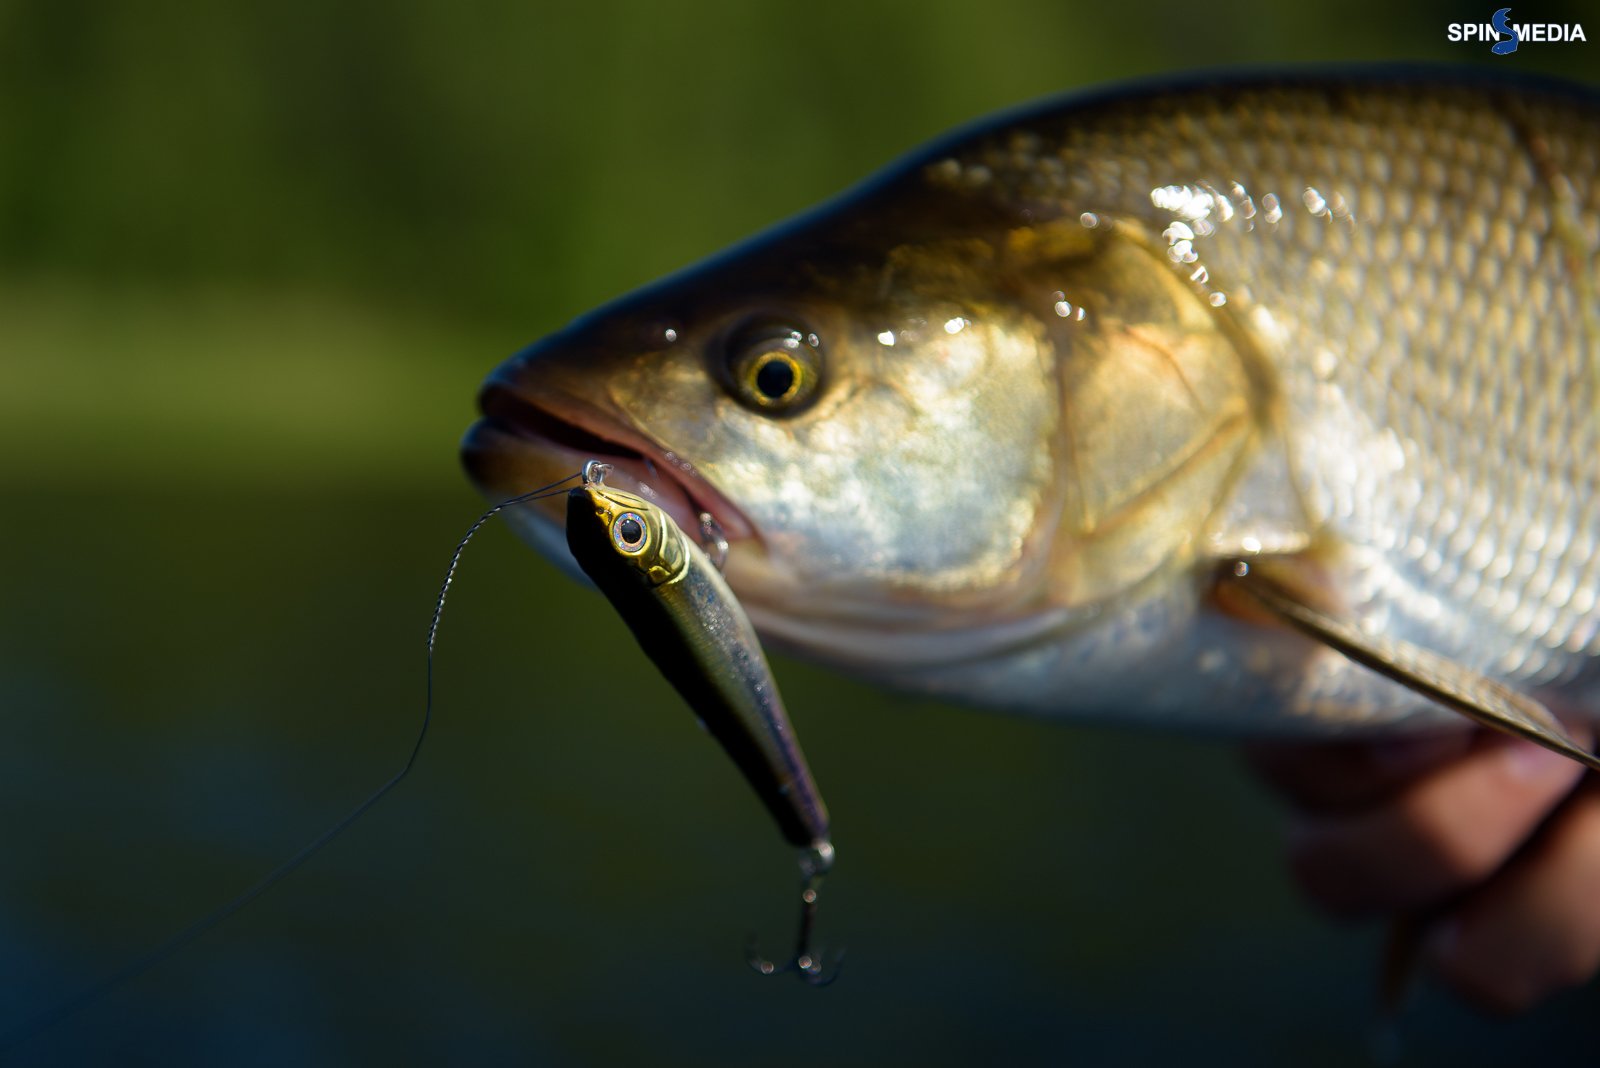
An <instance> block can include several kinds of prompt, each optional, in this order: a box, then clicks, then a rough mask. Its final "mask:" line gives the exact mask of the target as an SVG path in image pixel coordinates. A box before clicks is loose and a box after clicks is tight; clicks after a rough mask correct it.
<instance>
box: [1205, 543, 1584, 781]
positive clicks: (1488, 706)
mask: <svg viewBox="0 0 1600 1068" xmlns="http://www.w3.org/2000/svg"><path fill="white" fill-rule="evenodd" d="M1223 576H1224V577H1223V578H1222V579H1221V581H1223V582H1229V583H1233V584H1234V585H1235V586H1236V587H1237V588H1239V589H1242V590H1243V591H1244V592H1245V593H1247V594H1248V595H1249V596H1250V597H1251V598H1252V599H1253V600H1254V601H1255V602H1256V603H1257V604H1259V605H1260V606H1261V607H1262V608H1264V609H1266V610H1267V612H1268V613H1270V614H1271V615H1273V616H1274V617H1276V618H1277V619H1280V620H1282V621H1283V622H1284V623H1287V624H1288V625H1289V626H1291V627H1293V628H1295V629H1296V630H1298V631H1300V632H1301V633H1302V634H1305V635H1307V636H1309V637H1311V638H1314V639H1316V640H1317V641H1319V642H1322V643H1323V644H1324V645H1326V646H1328V647H1330V648H1332V649H1336V650H1338V651H1339V652H1341V653H1343V654H1344V655H1345V656H1347V657H1349V658H1350V659H1351V660H1354V661H1355V662H1356V663H1358V664H1360V665H1362V666H1363V667H1368V668H1371V669H1372V670H1373V671H1376V672H1377V673H1378V674H1380V675H1385V676H1387V677H1389V678H1391V679H1393V680H1394V681H1395V682H1398V683H1399V684H1400V685H1402V686H1405V687H1407V688H1408V689H1411V690H1414V691H1415V692H1417V693H1420V694H1421V695H1422V696H1424V697H1426V698H1428V699H1429V700H1432V701H1437V702H1438V703H1439V704H1441V705H1444V706H1445V707H1446V708H1451V709H1454V710H1455V711H1457V712H1460V713H1461V714H1462V715H1464V716H1467V717H1469V718H1471V719H1474V720H1476V721H1477V722H1479V723H1481V724H1483V725H1484V726H1485V727H1493V728H1494V729H1495V730H1499V731H1505V732H1506V733H1507V734H1514V735H1516V736H1517V737H1519V738H1526V739H1528V740H1529V741H1531V742H1537V743H1539V744H1540V745H1542V746H1544V747H1545V748H1546V749H1551V750H1554V751H1555V752H1557V753H1560V754H1561V755H1562V756H1565V757H1570V758H1572V759H1573V760H1576V761H1578V763H1580V764H1583V765H1584V766H1586V767H1589V768H1593V769H1595V770H1596V771H1600V757H1596V756H1595V755H1594V754H1593V753H1589V752H1586V751H1585V750H1583V749H1582V748H1580V747H1579V746H1578V745H1577V743H1575V742H1574V741H1573V740H1572V739H1571V737H1569V736H1568V734H1567V732H1566V730H1565V729H1564V728H1563V727H1562V726H1561V722H1560V721H1559V720H1558V719H1556V717H1555V716H1553V715H1551V713H1550V710H1549V709H1548V708H1545V707H1544V705H1542V704H1540V703H1539V702H1538V701H1535V700H1534V699H1533V698H1531V697H1529V696H1528V695H1527V694H1523V693H1518V692H1517V691H1516V690H1513V689H1511V688H1510V687H1509V686H1506V685H1504V684H1502V683H1498V682H1495V681H1494V680H1493V679H1489V678H1485V677H1484V676H1482V675H1480V674H1478V673H1477V672H1476V671H1473V670H1472V669H1470V668H1468V667H1464V666H1463V665H1461V664H1458V663H1456V662H1455V661H1453V660H1449V659H1447V658H1445V657H1442V656H1440V655H1438V654H1437V653H1432V652H1429V651H1428V650H1426V649H1423V648H1421V647H1420V646H1416V645H1412V644H1411V643H1410V642H1404V641H1397V640H1395V639H1393V638H1383V637H1380V636H1378V635H1373V634H1366V633H1363V632H1362V630H1361V629H1360V628H1359V627H1357V626H1355V625H1354V624H1353V623H1349V622H1347V621H1345V620H1341V619H1335V618H1334V617H1332V616H1329V615H1327V614H1325V613H1323V612H1321V611H1318V610H1317V609H1315V608H1312V607H1310V606H1309V605H1307V604H1304V603H1303V602H1302V601H1300V600H1298V599H1297V598H1295V597H1294V596H1293V595H1292V594H1291V593H1289V592H1288V591H1287V590H1285V589H1284V588H1283V587H1282V586H1279V585H1278V584H1277V583H1274V582H1273V581H1272V580H1271V579H1269V578H1267V577H1266V576H1265V575H1262V574H1260V573H1259V571H1252V570H1251V569H1250V566H1249V565H1248V564H1247V563H1245V562H1244V561H1239V562H1237V563H1235V564H1233V565H1232V567H1231V568H1230V569H1227V570H1225V571H1224V572H1223Z"/></svg>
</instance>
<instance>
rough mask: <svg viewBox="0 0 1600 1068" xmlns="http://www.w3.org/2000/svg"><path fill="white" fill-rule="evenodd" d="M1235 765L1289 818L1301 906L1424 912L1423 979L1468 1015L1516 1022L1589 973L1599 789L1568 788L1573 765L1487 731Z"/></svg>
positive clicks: (1599, 840)
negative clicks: (1252, 775) (1282, 803)
mask: <svg viewBox="0 0 1600 1068" xmlns="http://www.w3.org/2000/svg"><path fill="white" fill-rule="evenodd" d="M1571 733H1572V734H1573V736H1574V738H1575V740H1577V741H1578V742H1579V744H1581V745H1584V746H1587V745H1588V744H1589V741H1590V738H1589V733H1588V732H1587V731H1586V730H1584V729H1582V728H1576V727H1575V728H1571ZM1245 754H1246V757H1247V759H1248V760H1249V762H1250V763H1251V764H1252V765H1253V766H1254V768H1255V769H1256V771H1257V772H1258V773H1259V774H1260V775H1261V776H1262V778H1264V779H1265V780H1266V781H1267V782H1268V783H1269V784H1270V785H1272V786H1273V787H1274V788H1276V789H1277V790H1279V791H1280V792H1282V793H1283V794H1284V795H1285V796H1286V797H1287V798H1288V799H1289V801H1290V802H1291V804H1293V805H1294V806H1295V808H1296V813H1295V819H1294V824H1293V828H1292V831H1291V834H1290V840H1289V859H1290V865H1291V867H1292V869H1293V871H1294V875H1295V877H1296V880H1297V881H1298V882H1299V884H1300V886H1301V887H1302V889H1304V890H1305V892H1306V893H1307V894H1308V895H1309V896H1310V897H1311V899H1312V900H1313V901H1315V902H1316V903H1317V904H1318V905H1320V906H1322V907H1323V908H1324V909H1326V910H1328V911H1329V912H1331V913H1333V914H1335V915H1338V916H1349V917H1355V916H1363V915H1372V914H1376V913H1385V912H1403V913H1416V912H1419V911H1428V910H1437V915H1436V916H1434V917H1433V918H1432V920H1431V923H1430V926H1429V929H1428V932H1427V935H1426V947H1427V948H1426V954H1427V960H1428V963H1429V964H1430V965H1431V967H1432V968H1433V970H1434V971H1435V973H1436V974H1437V975H1438V976H1439V977H1440V978H1441V979H1442V980H1443V981H1444V982H1445V983H1446V984H1447V985H1449V986H1450V987H1452V988H1454V989H1455V990H1456V991H1457V992H1458V993H1460V994H1461V995H1462V996H1464V997H1465V998H1466V999H1467V1000H1468V1001H1470V1002H1472V1003H1474V1004H1476V1005H1478V1006H1480V1007H1482V1008H1485V1009H1488V1010H1490V1011H1492V1012H1497V1013H1504V1014H1509V1013H1515V1012H1520V1011H1522V1010H1523V1009H1526V1008H1529V1007H1530V1006H1532V1005H1534V1004H1535V1003H1536V1002H1538V1001H1540V1000H1541V999H1543V998H1544V997H1546V996H1548V995H1550V994H1553V993H1555V992H1556V991H1558V990H1561V989H1564V988H1566V987H1569V986H1574V985H1577V984H1579V983H1582V982H1584V981H1585V980H1587V979H1588V978H1589V977H1590V976H1591V975H1592V974H1594V972H1595V970H1596V968H1597V967H1600V779H1597V777H1595V776H1590V777H1589V778H1588V779H1586V780H1584V781H1583V782H1582V783H1581V784H1580V782H1579V780H1580V779H1583V768H1582V767H1580V766H1579V765H1578V764H1576V763H1574V762H1573V761H1571V760H1568V759H1566V758H1565V757H1561V756H1557V755H1556V754H1554V753H1552V752H1550V751H1549V750H1546V749H1543V748H1541V747H1539V746H1537V745H1534V744H1533V743H1531V742H1525V741H1522V740H1520V739H1513V738H1510V737H1508V736H1506V735H1503V734H1499V733H1497V732H1493V731H1462V732H1457V733H1452V734H1435V735H1425V736H1418V737H1414V738H1400V739H1390V740H1384V741H1378V742H1331V743H1330V742H1324V743H1316V744H1303V743H1281V742H1271V743H1254V744H1251V745H1248V746H1246V749H1245ZM1575 787H1576V789H1575Z"/></svg>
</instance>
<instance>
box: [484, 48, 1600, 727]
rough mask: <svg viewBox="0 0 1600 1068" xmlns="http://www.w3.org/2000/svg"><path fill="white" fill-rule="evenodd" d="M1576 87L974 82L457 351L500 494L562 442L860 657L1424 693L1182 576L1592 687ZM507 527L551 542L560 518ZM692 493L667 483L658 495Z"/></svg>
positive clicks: (1270, 690)
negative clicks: (480, 369) (1012, 96)
mask: <svg viewBox="0 0 1600 1068" xmlns="http://www.w3.org/2000/svg"><path fill="white" fill-rule="evenodd" d="M1597 252H1600V104H1597V98H1596V96H1595V95H1594V94H1593V93H1591V92H1589V91H1588V90H1584V89H1581V88H1579V87H1575V86H1571V85H1566V84H1563V83H1556V82H1547V81H1530V80H1523V79H1513V80H1507V79H1496V78H1486V77H1484V76H1482V75H1479V74H1465V73H1461V72H1455V71H1451V70H1449V69H1422V70H1415V69H1405V70H1401V69H1390V68H1385V69H1372V70H1365V71H1362V70H1357V71H1344V72H1338V73H1326V72H1307V73H1302V74H1283V75H1261V74H1243V75H1228V76H1216V75H1194V76H1189V77H1187V78H1185V79H1178V80H1173V81H1169V82H1166V83H1162V84H1146V85H1140V86H1133V87H1127V86H1123V87H1113V88H1112V89H1108V90H1098V91H1092V92H1089V93H1086V94H1077V95H1072V96H1068V97H1064V98H1059V99H1055V100H1051V101H1046V102H1043V103H1040V104H1035V105H1030V106H1028V107H1025V108H1022V109H1019V110H1017V111H1013V112H1010V113H1006V114H1003V115H1000V116H998V117H996V118H994V119H991V120H988V121H986V122H983V123H980V124H978V125H976V126H973V127H969V128H967V129H965V130H962V131H958V132H957V133H955V134H953V135H951V136H949V137H947V138H944V139H942V140H940V141H938V142H935V143H934V144H932V145H930V146H928V147H926V148H924V149H921V150H918V151H916V152H913V153H911V154H910V155H909V156H908V157H906V158H905V159H904V160H902V161H900V162H898V163H896V164H894V165H892V166H891V167H889V168H888V169H887V170H886V171H884V172H883V173H881V174H879V175H877V176H875V177H873V178H871V179H869V180H867V181H866V182H864V183H863V184H862V185H860V186H859V187H857V188H856V189H854V190H852V191H848V192H847V193H845V194H843V195H841V196H840V197H838V198H836V199H834V200H832V201H829V202H827V203H825V204H823V205H821V206H819V207H818V208H816V209H814V210H813V211H811V212H809V213H807V214H805V215H803V216H801V217H799V218H797V219H795V220H792V221H791V222H788V223H786V224H783V225H780V226H779V227H776V228H774V229H773V230H771V231H769V232H767V233H765V234H761V235H757V236H756V237H754V238H752V239H750V240H749V241H747V242H745V243H743V244H741V245H738V246H735V247H734V248H732V249H730V250H728V251H726V252H724V253H722V254H719V255H717V256H714V257H712V258H711V259H709V260H707V261H705V262H703V263H701V264H698V265H695V266H692V267H690V268H688V269H686V270H684V271H682V272H679V273H678V274H675V275H673V276H670V277H668V278H666V279H664V280H662V281H661V282H658V283H656V284H654V285H652V286H649V287H646V288H645V289H643V290H640V291H637V292H635V293H632V294H629V295H627V296H625V297H622V298H620V299H619V300H617V301H615V302H613V303H611V304H609V305H606V306H604V307H602V308H600V309H598V310H597V311H595V312H593V313H591V314H589V315H587V316H584V317H583V318H580V319H579V320H576V321H575V322H574V323H572V324H571V325H569V326H568V327H566V328H565V329H563V330H562V331H560V332H558V333H556V334H553V335H551V336H549V337H547V338H545V339H543V340H541V341H539V342H537V343H536V344H534V345H532V346H530V347H529V348H528V349H526V350H524V351H523V352H521V353H519V354H517V355H516V356H515V357H513V358H512V359H511V360H509V361H508V362H507V363H505V364H504V365H502V366H501V367H500V368H499V369H497V370H496V371H495V372H494V373H493V374H492V375H491V376H490V377H489V379H488V380H487V381H486V383H485V385H484V388H483V391H482V393H481V395H480V404H481V407H482V410H483V412H484V418H483V419H482V420H480V421H479V422H478V423H477V424H476V425H475V426H474V427H473V428H472V429H471V430H470V431H469V432H468V434H467V437H466V439H465V441H464V444H463V458H464V461H465V463H466V466H467V469H468V471H469V473H470V474H471V476H472V477H473V479H474V480H475V482H476V483H477V484H478V485H479V486H480V488H481V489H482V490H483V491H484V492H485V493H486V494H487V495H489V496H491V497H494V498H497V499H503V498H505V497H508V496H511V495H513V494H515V493H517V492H519V491H520V490H521V489H523V488H526V487H529V486H534V485H539V484H542V483H543V482H545V481H549V480H550V479H552V478H555V477H560V475H562V474H564V473H565V472H567V471H570V470H572V469H573V467H575V466H577V463H579V462H581V461H582V460H584V459H588V458H590V457H595V456H598V457H599V458H601V459H604V460H606V461H607V462H610V463H612V464H614V465H615V467H616V474H615V475H614V476H613V480H612V481H613V483H614V484H616V485H619V486H624V487H626V488H628V489H630V490H632V491H634V492H636V493H638V495H639V496H641V497H644V498H646V499H649V500H650V501H652V502H653V503H655V504H657V505H659V506H660V507H662V508H663V509H665V510H666V511H667V512H669V513H671V514H672V515H674V516H675V517H676V518H677V520H678V522H679V523H680V524H682V523H687V522H689V521H691V520H692V519H693V517H694V516H695V515H697V514H698V513H699V512H701V511H705V512H709V513H710V514H711V515H712V516H714V517H715V518H716V520H717V521H718V522H719V523H720V524H721V527H722V529H723V530H724V531H726V533H727V535H728V539H729V541H730V549H729V553H728V560H727V569H726V573H727V580H728V583H729V585H730V586H731V588H732V590H733V591H734V592H735V593H736V594H737V595H738V597H739V599H740V600H741V601H742V602H743V604H744V606H745V608H746V610H747V611H748V613H749V616H750V618H751V619H752V620H753V621H754V623H755V625H756V627H757V629H758V630H760V631H761V633H762V635H763V637H765V638H767V639H769V640H772V641H774V642H776V643H777V644H778V645H779V646H780V647H783V648H785V649H788V650H791V651H795V652H798V653H800V654H802V655H805V656H808V657H810V658H813V659H816V660H821V661H823V662H825V663H828V664H831V665H833V666H835V667H838V668H840V669H843V670H845V671H847V672H851V673H854V674H857V675H860V676H865V677H868V678H871V679H874V680H877V681H879V682H882V683H885V684H887V685H890V686H894V687H898V688H901V689H906V690H912V691H918V692H925V693H934V694H937V695H940V696H944V697H947V698H952V699H957V700H963V701H968V702H972V703H977V704H982V705H985V706H989V707H996V708H1005V709H1011V710H1016V711H1021V712H1026V713H1032V714H1037V715H1045V716H1063V717H1067V716H1070V717H1078V718H1084V717H1090V718H1099V719H1109V720H1119V721H1126V720H1134V721H1143V722H1147V723H1152V724H1160V725H1168V726H1186V727H1190V728H1197V729H1209V730H1223V731H1233V732H1253V733H1284V734H1297V733H1299V734H1317V733H1329V732H1348V731H1360V730H1370V729H1378V728H1387V727H1391V726H1394V725H1407V726H1426V725H1429V724H1434V723H1438V722H1442V721H1446V720H1448V719H1449V718H1450V717H1451V713H1449V712H1446V711H1443V710H1442V709H1440V708H1438V707H1437V706H1435V705H1433V704H1431V703H1430V702H1428V701H1427V700H1425V699H1423V698H1420V697H1419V696H1418V695H1417V694H1415V693H1413V692H1411V691H1409V690H1407V689H1405V688H1403V687H1401V686H1399V685H1396V684H1395V683H1393V682H1391V681H1389V680H1387V679H1385V678H1382V677H1380V676H1378V675H1376V674H1374V673H1373V672H1370V671H1367V670H1366V669H1364V668H1361V667H1360V666H1358V665H1356V664H1354V663H1352V662H1351V661H1349V660H1347V659H1345V658H1344V657H1342V656H1340V655H1338V654H1337V653H1334V652H1332V651H1330V650H1328V649H1327V648H1324V647H1321V646H1319V645H1317V644H1316V643H1314V642H1312V641H1310V640H1308V639H1307V638H1306V637H1304V636H1303V635H1301V634H1298V633H1296V632H1294V631H1293V630H1291V629H1289V628H1286V627H1282V626H1273V625H1271V624H1270V621H1267V620H1263V619H1261V618H1258V617H1255V616H1252V614H1251V613H1250V612H1249V611H1238V610H1233V609H1230V606H1229V604H1228V603H1227V602H1226V599H1225V598H1219V597H1218V596H1217V593H1216V588H1215V578H1214V577H1215V575H1216V573H1217V569H1218V566H1219V564H1220V563H1222V562H1225V561H1229V560H1232V559H1235V558H1238V557H1246V558H1250V559H1252V560H1259V561H1260V564H1261V566H1264V567H1267V568H1269V569H1270V570H1272V571H1273V573H1274V574H1275V575H1276V576H1278V578H1279V580H1280V582H1281V583H1283V584H1286V585H1287V586H1289V587H1293V588H1296V589H1298V590H1300V591H1302V593H1303V597H1304V599H1305V600H1307V601H1309V602H1312V603H1316V604H1319V605H1320V606H1322V607H1323V608H1326V609H1327V610H1329V611H1332V612H1335V613H1336V614H1338V615H1340V616H1342V617H1343V618H1347V619H1349V620H1351V621H1352V622H1353V624H1355V625H1356V626H1358V627H1359V628H1360V629H1361V630H1362V631H1364V632H1366V633H1369V634H1373V635H1377V636H1382V637H1384V638H1386V639H1391V640H1393V641H1398V642H1406V643H1411V644H1412V645H1414V646H1417V647H1420V648H1422V649H1425V650H1428V651H1430V652H1431V653H1432V654H1434V655H1436V656H1439V657H1443V658H1446V659H1448V660H1449V661H1452V662H1455V663H1459V664H1461V665H1463V666H1464V667H1465V668H1467V669H1469V670H1471V671H1475V672H1480V673H1482V674H1483V675H1485V676H1488V677H1490V678H1492V679H1496V680H1499V681H1502V682H1504V683H1507V684H1509V685H1512V686H1514V687H1517V688H1520V689H1525V690H1529V691H1532V692H1535V693H1537V694H1538V695H1539V696H1540V698H1541V699H1542V700H1544V701H1546V703H1548V704H1549V705H1550V706H1551V707H1552V708H1553V709H1555V710H1556V711H1557V712H1562V713H1568V714H1578V715H1591V716H1593V715H1597V714H1600V668H1597V666H1596V663H1597V662H1596V652H1597V651H1600V643H1597V641H1596V634H1597V631H1600V492H1597V490H1600V486H1597V483H1600V459H1597V457H1600V450H1597V445H1600V441H1597V437H1600V302H1597V297H1596V272H1597V267H1600V265H1597ZM515 523H516V525H517V527H518V529H519V532H520V533H521V534H522V535H523V536H524V537H525V539H526V540H528V541H529V542H530V543H531V544H533V545H535V546H536V547H538V548H540V549H541V550H542V551H544V552H546V553H547V554H548V555H550V556H551V558H552V559H555V560H557V562H565V563H566V564H567V566H569V567H570V559H568V558H567V554H566V552H565V551H564V548H563V546H562V545H561V543H560V539H559V529H560V528H559V519H558V517H557V516H556V515H555V514H554V513H552V512H547V511H541V510H540V506H538V505H534V506H529V507H526V508H523V509H521V510H519V511H518V512H516V514H515ZM691 525H692V524H691Z"/></svg>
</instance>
